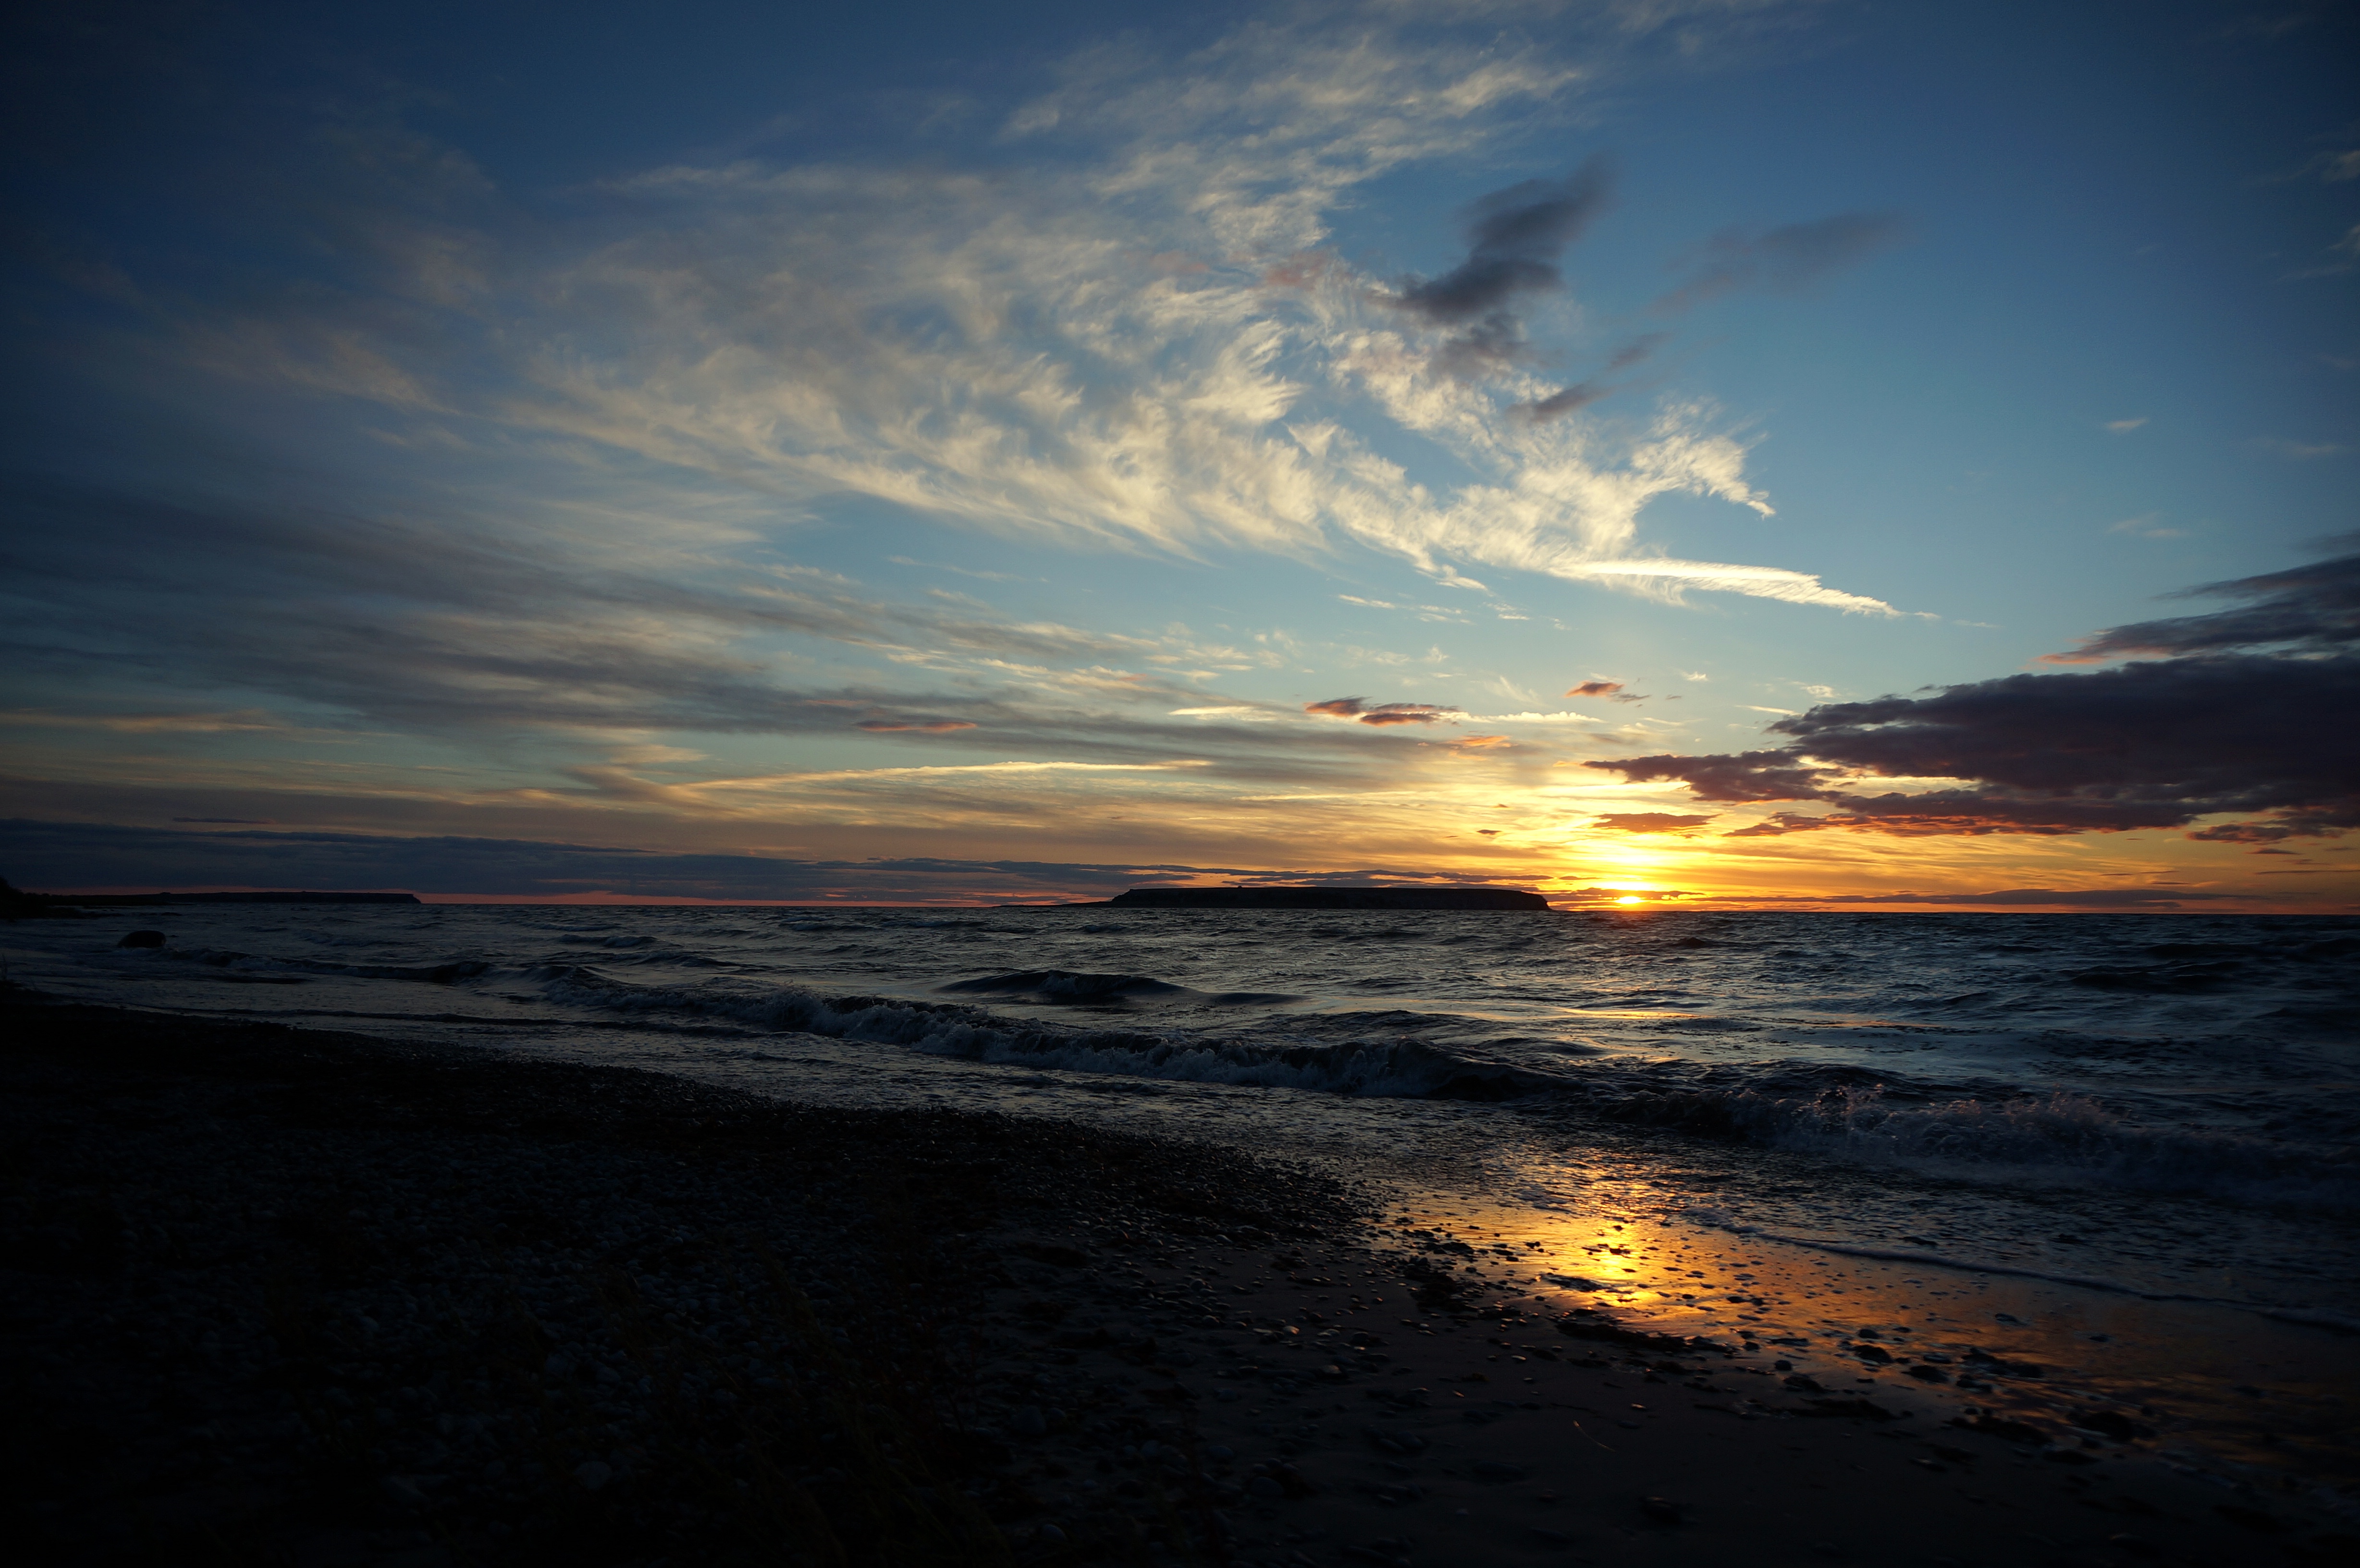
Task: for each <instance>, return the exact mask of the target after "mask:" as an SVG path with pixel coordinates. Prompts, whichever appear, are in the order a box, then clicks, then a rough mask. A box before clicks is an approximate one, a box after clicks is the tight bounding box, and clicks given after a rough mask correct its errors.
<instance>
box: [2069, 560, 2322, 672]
mask: <svg viewBox="0 0 2360 1568" xmlns="http://www.w3.org/2000/svg"><path fill="white" fill-rule="evenodd" d="M2322 543H2323V544H2326V545H2328V546H2329V547H2331V548H2341V549H2353V548H2354V547H2360V534H2345V535H2343V536H2341V537H2339V538H2336V539H2327V540H2322ZM2199 595H2208V596H2212V597H2216V598H2228V599H2246V600H2251V601H2252V603H2250V604H2245V605H2243V606H2241V607H2240V608H2237V609H2234V610H2221V611H2216V612H2214V613H2213V614H2212V615H2183V616H2180V617H2177V618H2175V619H2171V620H2162V621H2138V622H2135V623H2134V624H2132V625H2130V626H2111V627H2109V628H2107V629H2106V630H2105V631H2103V632H2100V633H2099V634H2098V635H2097V636H2095V637H2090V638H2088V639H2086V640H2085V641H2084V642H2083V643H2082V644H2081V647H2079V648H2075V649H2074V650H2073V651H2072V652H2070V653H2052V654H2049V655H2048V656H2047V658H2046V659H2045V660H2044V662H2046V663H2049V664H2096V663H2099V662H2101V661H2103V660H2105V659H2126V658H2134V657H2136V656H2138V655H2141V654H2149V655H2160V654H2180V653H2207V652H2212V651H2213V650H2215V649H2220V648H2258V647H2265V646H2269V645H2273V644H2278V643H2286V644H2290V645H2293V646H2294V647H2297V648H2347V647H2350V646H2351V645H2352V644H2353V643H2354V642H2355V641H2360V553H2355V554H2351V555H2345V556H2342V557H2339V558H2337V559H2335V560H2333V561H2318V562H2315V563H2313V564H2312V565H2310V566H2299V567H2296V568H2295V569H2294V570H2293V571H2291V572H2268V573H2266V574H2264V575H2262V576H2259V577H2241V578H2238V579H2236V580H2235V581H2234V582H2230V583H2206V584H2205V585H2204V586H2202V587H2201V588H2191V589H2188V590H2186V591H2184V592H2183V593H2178V594H2175V595H2173V596H2174V597H2175V598H2182V599H2186V598H2194V597H2197V596H2199Z"/></svg>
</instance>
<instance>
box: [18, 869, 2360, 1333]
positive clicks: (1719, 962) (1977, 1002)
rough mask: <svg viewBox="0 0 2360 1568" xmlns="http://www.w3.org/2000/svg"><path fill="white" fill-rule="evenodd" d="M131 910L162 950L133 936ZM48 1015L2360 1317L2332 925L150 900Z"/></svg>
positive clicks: (58, 990) (2345, 989)
mask: <svg viewBox="0 0 2360 1568" xmlns="http://www.w3.org/2000/svg"><path fill="white" fill-rule="evenodd" d="M135 927H147V928H151V929H156V930H159V931H163V932H164V933H165V934H166V937H167V944H166V945H165V946H164V947H162V948H157V949H123V948H117V947H115V942H116V940H117V938H118V937H119V936H120V935H121V934H122V933H123V932H125V931H129V930H131V929H133V928H135ZM0 942H5V948H6V956H7V962H8V964H9V968H10V971H11V974H12V975H13V977H14V978H15V979H16V981H17V982H18V983H19V984H24V985H33V986H36V987H38V988H40V989H42V990H45V991H48V992H50V993H52V994H54V995H57V996H61V997H68V998H72V999H76V1000H85V1001H92V1002H104V1003H114V1004H124V1005H132V1006H138V1007H155V1008H161V1009H167V1010H171V1011H177V1012H191V1013H210V1014H228V1015H235V1016H241V1017H263V1018H279V1019H283V1020H284V1021H287V1022H289V1023H295V1024H309V1025H313V1026H317V1027H324V1028H341V1029H358V1030H363V1031H366V1032H372V1033H378V1034H385V1035H392V1036H399V1037H405V1038H432V1039H435V1040H452V1041H460V1042H464V1043H469V1044H474V1045H478V1046H481V1047H484V1048H486V1049H492V1050H502V1051H518V1052H524V1053H529V1054H534V1055H541V1056H548V1057H554V1058H562V1059H566V1060H574V1061H586V1062H608V1063H618V1064H627V1065H631V1066H637V1067H646V1068H653V1069H658V1070H661V1071H666V1072H672V1073H685V1074H689V1075H692V1076H695V1077H698V1078H702V1079H706V1080H708V1081H716V1082H721V1083H728V1084H732V1085H734V1086H737V1087H741V1088H745V1089H749V1090H753V1091H757V1092H759V1093H763V1094H777V1095H784V1096H792V1097H796V1098H802V1099H807V1100H821V1101H827V1102H839V1103H841V1102H850V1103H859V1104H864V1105H957V1106H965V1107H972V1108H978V1109H989V1110H996V1111H1002V1112H1008V1113H1012V1114H1017V1115H1025V1116H1071V1117H1076V1118H1080V1119H1084V1120H1087V1121H1092V1122H1096V1123H1099V1124H1112V1125H1120V1126H1128V1127H1143V1128H1149V1129H1153V1130H1158V1131H1163V1132H1171V1133H1182V1134H1186V1135H1189V1136H1195V1137H1201V1138H1212V1139H1217V1140H1220V1141H1224V1142H1229V1143H1233V1144H1238V1145H1241V1146H1244V1147H1247V1148H1250V1149H1274V1150H1284V1151H1285V1152H1288V1153H1290V1154H1304V1153H1317V1154H1318V1155H1320V1156H1322V1157H1323V1158H1327V1159H1329V1160H1335V1161H1337V1162H1338V1163H1340V1164H1343V1165H1346V1166H1349V1167H1352V1168H1354V1169H1356V1170H1357V1171H1360V1172H1362V1173H1366V1174H1373V1175H1376V1176H1379V1177H1382V1178H1385V1179H1387V1180H1389V1181H1396V1182H1408V1183H1410V1184H1412V1185H1413V1186H1416V1187H1420V1188H1423V1189H1428V1190H1433V1191H1437V1192H1453V1193H1458V1194H1461V1195H1464V1196H1465V1197H1467V1198H1468V1199H1470V1201H1479V1202H1480V1203H1484V1204H1487V1205H1491V1208H1492V1210H1493V1211H1494V1212H1499V1213H1511V1212H1518V1211H1528V1212H1530V1213H1533V1214H1568V1213H1573V1212H1577V1211H1581V1210H1583V1209H1585V1207H1586V1208H1588V1209H1590V1210H1598V1209H1600V1207H1601V1205H1606V1206H1609V1207H1612V1208H1614V1209H1616V1210H1617V1212H1627V1213H1629V1214H1642V1213H1644V1214H1655V1215H1666V1214H1677V1215H1678V1216H1680V1217H1682V1219H1683V1220H1684V1221H1685V1222H1686V1223H1688V1224H1691V1225H1708V1226H1718V1227H1721V1228H1722V1229H1723V1230H1725V1231H1727V1232H1729V1233H1730V1234H1732V1235H1736V1236H1777V1237H1785V1238H1786V1239H1787V1240H1789V1241H1792V1242H1794V1243H1797V1244H1802V1245H1810V1246H1816V1247H1824V1248H1847V1249H1852V1253H1853V1254H1855V1255H1859V1254H1867V1255H1874V1254H1880V1253H1881V1254H1887V1255H1891V1256H1892V1257H1894V1258H1903V1259H1923V1260H1924V1261H1925V1262H1926V1263H1928V1264H1929V1265H1938V1266H1941V1267H1950V1268H1961V1269H1974V1270H1981V1271H1983V1272H1984V1273H1986V1274H1988V1275H1992V1276H1995V1277H2005V1278H2013V1279H2036V1280H2037V1279H2051V1280H2057V1281H2078V1282H2081V1283H2083V1284H2086V1285H2088V1286H2090V1287H2092V1288H2096V1289H2105V1290H2125V1291H2130V1292H2135V1293H2138V1294H2143V1295H2147V1296H2150V1297H2156V1298H2166V1297H2169V1298H2174V1299H2180V1300H2184V1301H2206V1302H2217V1303H2223V1304H2226V1305H2231V1306H2235V1307H2238V1308H2241V1309H2245V1310H2247V1311H2251V1312H2258V1313H2268V1314H2271V1315H2273V1316H2275V1317H2277V1318H2278V1319H2280V1320H2282V1321H2283V1320H2294V1321H2308V1322H2314V1323H2321V1324H2323V1325H2360V1246H2355V1242H2360V1030H2355V1022H2360V920H2349V919H2335V918H2278V917H2245V916H2213V915H2122V916H2115V915H2016V914H1887V913H1840V914H1830V913H1808V914H1806V913H1707V912H1684V911H1666V910H1660V909H1648V910H1643V911H1633V912H1620V911H1617V912H1611V913H1610V912H1579V913H1568V912H1559V911H1550V912H1540V911H1533V912H1524V911H1514V912H1505V911H1503V912H1491V911H1480V912H1478V911H1431V912H1392V911H1334V912H1310V911H1283V912H1282V911H1257V910H1158V909H1116V908H1104V907H1068V908H1062V909H968V910H944V909H865V908H845V909H811V908H754V907H708V908H580V907H551V906H481V905H477V906H459V905H428V906H393V907H369V906H333V905H301V906H285V905H280V906H270V905H261V906H212V907H198V906H180V907H162V908H138V909H119V910H109V911H106V912H105V913H104V915H103V916H102V917H101V918H98V919H93V920H80V921H65V920H57V921H26V922H19V923H17V924H16V925H14V926H12V927H10V928H8V929H7V930H6V931H5V933H0Z"/></svg>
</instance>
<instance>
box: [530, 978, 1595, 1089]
mask: <svg viewBox="0 0 2360 1568" xmlns="http://www.w3.org/2000/svg"><path fill="white" fill-rule="evenodd" d="M536 977H538V978H541V980H542V981H543V985H544V989H545V991H546V992H547V994H548V995H549V996H550V997H551V998H552V1000H555V1001H561V1002H568V1003H572V1004H574V1005H577V1006H590V1007H603V1008H608V1009H616V1010H621V1011H626V1012H690V1013H697V1014H702V1015H705V1016H707V1017H717V1018H730V1019H733V1020H735V1021H737V1022H741V1023H748V1024H753V1025H756V1026H758V1027H760V1028H764V1029H782V1030H799V1031H802V1032H803V1033H807V1034H817V1035H825V1036H828V1037H830V1038H833V1039H837V1040H859V1041H863V1042H872V1043H878V1044H888V1045H899V1046H903V1047H905V1048H908V1049H910V1050H913V1051H925V1052H928V1053H929V1054H933V1055H938V1056H956V1057H962V1058H965V1059H967V1060H969V1061H978V1062H1001V1063H1011V1064H1021V1065H1023V1066H1027V1067H1035V1068H1057V1069H1063V1070H1065V1071H1068V1072H1076V1073H1119V1074H1123V1075H1126V1076H1131V1077H1150V1078H1164V1079H1173V1080H1177V1081H1180V1082H1183V1083H1233V1084H1240V1085H1247V1086H1252V1087H1257V1088H1270V1089H1301V1090H1306V1091H1311V1092H1315V1093H1323V1094H1349V1095H1363V1096H1370V1097H1380V1098H1415V1099H1454V1100H1508V1099H1514V1098H1518V1097H1520V1096H1523V1095H1528V1094H1541V1093H1545V1092H1546V1091H1548V1090H1550V1089H1553V1088H1557V1087H1558V1086H1559V1081H1558V1080H1557V1079H1555V1078H1553V1077H1551V1076H1548V1075H1546V1074H1543V1073H1534V1072H1530V1071H1527V1070H1525V1069H1523V1068H1519V1067H1515V1066H1513V1065H1511V1064H1510V1063H1507V1062H1495V1061H1490V1060H1486V1059H1483V1058H1480V1057H1476V1056H1470V1055H1467V1054H1464V1053H1460V1052H1456V1051H1448V1050H1446V1049H1444V1048H1442V1047H1440V1046H1437V1045H1436V1044H1434V1043H1433V1042H1432V1041H1430V1040H1416V1039H1409V1040H1367V1039H1354V1040H1339V1041H1337V1042H1335V1043H1332V1044H1328V1043H1315V1042H1310V1041H1305V1040H1238V1039H1219V1038H1215V1037H1211V1036H1207V1035H1196V1034H1189V1033H1185V1032H1182V1031H1155V1030H1148V1029H1086V1028H1079V1027H1076V1026H1071V1025H1063V1024H1056V1023H1033V1022H1029V1021H1024V1020H1019V1019H1013V1018H1003V1017H1000V1015H997V1014H994V1013H992V1012H989V1011H988V1010H986V1009H984V1008H981V1007H972V1006H968V1005H966V1004H961V1003H955V1002H921V1001H909V1000H903V999H901V998H897V997H890V996H822V995H820V994H819V993H817V992H813V991H806V990H802V989H798V988H795V987H785V986H782V987H779V988H776V989H766V990H762V991H737V990H725V989H721V988H717V987H715V988H707V987H701V986H700V987H695V988H683V987H678V986H663V985H644V986H642V985H629V984H628V983H626V982H623V981H618V980H615V979H613V978H611V977H609V976H606V975H600V974H598V973H597V972H595V970H591V969H588V968H586V967H585V966H582V965H578V964H563V965H558V964H552V965H545V966H543V967H542V968H541V970H540V971H538V972H537V974H536ZM1118 978H1120V977H1118ZM1134 978H1135V977H1134ZM1155 984H1161V983H1160V982H1155Z"/></svg>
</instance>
